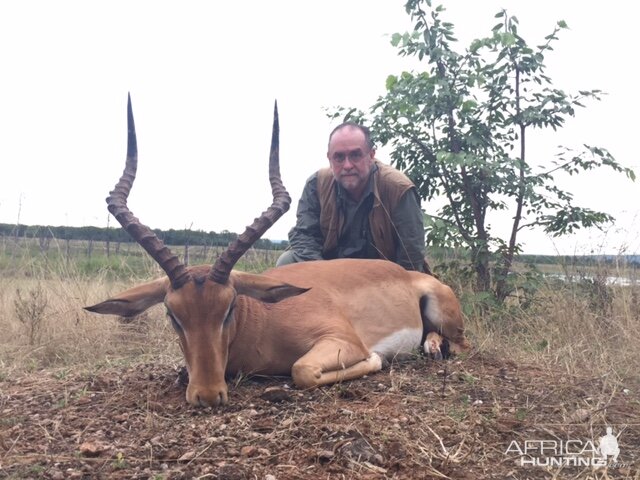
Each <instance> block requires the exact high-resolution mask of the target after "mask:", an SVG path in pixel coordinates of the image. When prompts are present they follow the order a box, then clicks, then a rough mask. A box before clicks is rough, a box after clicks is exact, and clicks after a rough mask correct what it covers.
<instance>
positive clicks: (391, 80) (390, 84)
mask: <svg viewBox="0 0 640 480" xmlns="http://www.w3.org/2000/svg"><path fill="white" fill-rule="evenodd" d="M397 83H398V77H396V76H395V75H389V76H388V77H387V81H386V83H385V85H386V87H387V90H392V89H393V87H394V86H395V85H396V84H397Z"/></svg>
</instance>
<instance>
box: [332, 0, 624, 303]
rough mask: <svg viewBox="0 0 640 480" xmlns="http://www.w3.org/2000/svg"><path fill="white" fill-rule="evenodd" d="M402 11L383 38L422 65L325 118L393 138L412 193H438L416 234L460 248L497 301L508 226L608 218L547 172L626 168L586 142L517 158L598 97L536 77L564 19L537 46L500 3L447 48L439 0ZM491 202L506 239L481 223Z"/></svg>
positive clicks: (447, 27)
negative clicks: (506, 222) (433, 210)
mask: <svg viewBox="0 0 640 480" xmlns="http://www.w3.org/2000/svg"><path fill="white" fill-rule="evenodd" d="M405 8H406V11H407V13H408V14H409V15H410V16H411V19H412V21H414V22H415V23H414V29H413V31H412V32H407V33H404V34H399V33H396V34H394V35H393V36H392V44H393V45H394V46H396V47H397V48H398V49H399V54H400V55H403V56H413V57H417V58H418V59H419V60H420V61H421V62H422V63H424V65H425V69H424V71H421V72H419V73H410V72H403V73H402V74H400V75H391V76H389V77H388V78H387V82H386V88H387V92H386V94H385V95H384V96H382V97H380V98H379V99H378V100H377V101H376V102H375V103H374V105H373V106H372V107H371V108H370V109H369V111H368V112H367V113H364V112H362V111H360V110H357V109H354V108H351V109H346V108H339V109H338V110H337V111H336V112H335V113H334V114H333V116H334V117H345V118H349V119H355V120H365V121H367V122H368V123H370V124H371V126H372V130H373V132H374V134H375V135H376V140H377V141H378V142H379V143H380V144H382V145H390V146H392V147H393V150H392V153H391V157H392V163H394V164H395V165H396V166H397V167H399V168H401V169H402V170H404V171H405V172H407V174H408V175H409V176H410V177H411V178H412V180H413V181H414V182H415V183H416V186H417V188H418V190H419V192H420V195H421V197H422V198H423V199H424V200H427V201H430V200H433V199H435V198H441V197H443V196H444V198H446V204H445V206H444V207H442V208H441V209H440V210H439V211H438V212H437V214H435V215H429V216H428V218H427V240H428V243H429V244H430V245H433V246H438V247H448V248H450V247H454V248H459V247H463V248H466V249H468V251H469V252H470V254H471V264H472V268H473V271H474V272H475V278H476V289H477V291H478V292H485V293H491V294H492V295H491V296H492V297H493V298H495V299H496V300H498V301H499V302H503V301H504V300H505V299H506V297H507V296H508V295H509V294H510V293H512V292H513V289H514V285H513V282H512V280H511V278H512V275H510V272H511V271H512V267H513V262H514V258H515V257H516V255H517V254H518V253H519V252H520V251H521V244H520V243H519V241H518V235H519V234H520V232H522V231H523V230H525V229H543V230H544V231H545V232H547V233H548V234H551V235H553V236H560V235H564V234H568V233H571V232H573V231H575V230H576V229H579V228H583V227H600V226H602V225H604V224H606V223H607V222H610V221H611V220H612V219H613V217H611V216H610V215H609V214H607V213H604V212H599V211H594V210H591V209H588V208H583V207H580V206H577V205H575V204H574V202H573V196H572V194H571V193H570V192H568V191H565V190H562V189H561V188H559V187H558V186H556V183H555V180H554V174H557V173H559V172H566V173H568V174H570V175H577V174H579V173H581V172H584V171H586V170H591V169H594V168H599V167H607V168H610V169H612V170H614V171H616V172H622V173H624V174H625V175H626V176H627V177H629V178H630V179H632V180H633V179H634V178H635V176H634V173H633V171H632V170H630V169H628V168H624V167H622V166H621V165H620V164H619V163H618V162H617V161H616V160H615V159H614V158H613V157H612V156H611V154H610V153H609V152H608V151H607V150H605V149H603V148H599V147H595V146H589V145H584V146H583V147H581V149H580V150H579V151H574V150H572V149H569V148H561V149H560V151H559V153H558V154H557V156H556V158H555V159H554V160H552V161H551V162H549V164H548V165H546V166H541V167H538V166H534V165H532V164H531V162H530V160H529V159H528V158H527V156H526V139H527V133H528V132H530V131H531V130H532V129H535V128H540V129H545V128H552V129H554V130H555V129H557V128H559V127H562V126H563V124H564V122H565V121H566V120H567V118H568V117H572V116H574V115H575V111H576V109H577V108H578V107H583V106H584V102H585V100H600V98H601V96H602V92H601V91H599V90H589V91H580V92H578V93H577V94H575V95H570V94H567V93H565V92H564V91H562V90H559V89H557V88H554V87H553V85H552V82H551V79H550V78H549V77H548V76H547V75H546V74H545V65H544V59H545V55H546V54H547V53H549V52H551V51H552V50H553V49H552V45H553V42H555V41H556V40H557V39H558V36H557V35H558V33H559V32H560V31H561V30H562V29H565V28H567V25H566V23H565V22H564V21H560V22H558V23H557V25H556V26H555V29H554V30H553V32H552V33H551V34H549V35H548V36H547V37H545V41H544V43H543V44H542V45H539V46H537V47H530V46H529V45H528V44H527V43H526V42H525V40H524V39H523V38H522V37H521V36H520V35H519V34H518V20H517V18H515V17H513V16H508V15H507V13H506V12H505V11H501V12H500V13H498V14H497V15H496V18H498V19H499V23H498V24H497V25H496V26H495V27H494V28H493V29H492V32H491V34H490V35H489V36H488V37H486V38H482V39H478V40H474V41H473V42H472V43H471V45H470V46H469V47H468V48H467V49H466V50H465V51H464V53H458V52H457V51H456V50H455V49H454V48H453V47H454V44H455V43H456V42H457V40H456V38H455V36H454V26H453V24H451V23H448V22H445V21H443V20H442V18H441V14H442V12H443V11H444V8H443V7H442V6H436V7H432V4H431V1H430V0H409V1H408V2H407V3H406V5H405ZM507 210H508V212H507ZM495 211H504V213H503V214H504V215H509V216H512V223H511V226H510V235H509V236H508V238H500V237H499V236H497V235H494V234H493V233H492V231H491V228H490V225H489V224H488V222H487V215H488V213H490V212H495Z"/></svg>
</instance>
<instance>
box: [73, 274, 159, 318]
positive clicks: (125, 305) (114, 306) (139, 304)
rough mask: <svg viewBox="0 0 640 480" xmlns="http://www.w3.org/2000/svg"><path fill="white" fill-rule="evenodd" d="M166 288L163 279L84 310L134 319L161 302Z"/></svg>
mask: <svg viewBox="0 0 640 480" xmlns="http://www.w3.org/2000/svg"><path fill="white" fill-rule="evenodd" d="M168 288H169V279H168V278H167V277H164V278H160V279H158V280H154V281H153V282H149V283H145V284H143V285H138V286H137V287H133V288H130V289H129V290H125V291H124V292H121V293H119V294H117V295H116V296H115V297H113V298H110V299H108V300H105V301H104V302H102V303H98V304H96V305H92V306H90V307H84V309H85V310H88V311H89V312H94V313H100V314H102V315H119V316H121V317H134V316H136V315H139V314H140V313H142V312H144V311H145V310H146V309H147V308H149V307H152V306H153V305H155V304H157V303H160V302H162V301H163V300H164V297H165V295H166V294H167V290H168Z"/></svg>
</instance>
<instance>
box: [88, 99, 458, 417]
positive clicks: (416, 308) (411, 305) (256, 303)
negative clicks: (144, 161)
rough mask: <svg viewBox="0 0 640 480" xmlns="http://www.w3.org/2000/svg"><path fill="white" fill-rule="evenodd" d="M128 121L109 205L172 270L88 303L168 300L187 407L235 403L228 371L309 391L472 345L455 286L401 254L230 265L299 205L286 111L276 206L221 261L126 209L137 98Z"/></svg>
mask: <svg viewBox="0 0 640 480" xmlns="http://www.w3.org/2000/svg"><path fill="white" fill-rule="evenodd" d="M128 129H129V137H128V147H127V161H126V166H125V169H124V173H123V174H122V177H121V178H120V180H119V182H118V183H117V184H116V186H115V188H114V190H113V191H112V192H111V193H110V195H109V197H108V198H107V203H108V208H109V211H110V212H111V213H112V214H113V215H114V216H115V217H116V219H117V220H118V221H119V222H120V224H121V225H122V226H123V228H124V229H125V230H127V232H129V234H130V235H131V236H132V237H133V238H134V239H135V240H136V241H137V242H138V243H139V244H140V245H141V246H142V247H143V248H144V249H145V250H146V251H147V252H148V253H149V254H150V255H151V256H152V257H153V258H154V260H155V261H156V262H158V264H159V265H160V266H161V267H162V269H163V270H164V271H165V272H166V273H167V277H163V278H160V279H158V280H155V281H152V282H149V283H146V284H144V285H139V286H136V287H133V288H131V289H129V290H127V291H125V292H122V293H120V294H118V295H116V296H115V297H113V298H111V299H109V300H106V301H104V302H102V303H99V304H97V305H94V306H91V307H86V309H87V310H89V311H91V312H97V313H102V314H113V315H121V316H125V317H131V316H134V315H137V314H139V313H141V312H143V311H144V310H146V309H147V308H149V307H151V306H152V305H155V304H157V303H160V302H164V304H165V306H166V308H167V314H168V316H169V318H170V319H171V323H172V324H173V327H174V328H175V330H176V332H177V333H178V336H179V337H180V344H181V347H182V350H183V352H184V358H185V361H186V365H187V370H188V372H189V385H188V387H187V401H188V402H189V403H191V404H193V405H201V406H213V405H219V404H224V403H226V402H227V385H226V383H225V373H226V374H231V375H234V374H236V373H238V372H244V373H261V374H267V375H269V374H271V375H289V374H290V375H291V376H292V377H293V381H294V383H295V384H296V385H297V386H298V387H301V388H308V387H315V386H319V385H325V384H329V383H334V382H338V381H342V380H349V379H353V378H358V377H362V376H363V375H366V374H368V373H372V372H376V371H378V370H380V369H381V368H382V363H383V360H388V359H391V358H393V357H394V356H396V355H398V354H402V353H410V352H412V351H414V349H415V348H417V347H418V346H419V345H420V344H421V342H422V341H424V342H425V346H424V348H425V351H427V352H430V353H431V354H432V355H435V356H440V345H441V343H442V337H441V336H440V334H442V335H443V336H444V337H445V338H446V339H447V340H448V341H449V345H450V349H451V351H452V352H460V351H464V350H467V349H468V348H469V344H468V343H467V340H466V339H465V337H464V329H463V322H462V315H461V312H460V306H459V303H458V301H457V299H456V297H455V295H454V294H453V292H452V290H451V289H450V288H449V287H447V286H446V285H443V284H442V283H440V282H439V281H438V280H436V279H435V278H433V277H432V276H429V275H425V274H421V273H417V272H409V271H406V270H404V269H403V268H402V267H400V266H398V265H396V264H394V263H392V262H388V261H384V260H349V259H344V260H330V261H316V262H305V263H298V264H293V265H287V266H284V267H280V268H275V269H272V270H269V271H267V272H265V273H264V274H262V275H255V274H249V273H244V272H240V271H235V270H232V268H233V266H234V264H235V263H236V262H237V261H238V260H239V259H240V257H241V256H242V255H243V254H244V253H245V252H246V251H247V250H248V249H249V248H250V247H251V245H252V244H253V243H255V242H256V241H257V240H258V239H259V238H260V236H261V235H262V234H263V233H264V232H265V231H266V230H267V229H268V228H269V227H270V226H271V225H273V223H274V222H275V221H276V220H277V219H278V218H280V216H282V215H283V214H284V213H285V212H286V211H287V210H288V208H289V204H290V203H291V199H290V198H289V195H288V194H287V191H286V190H285V188H284V186H283V185H282V181H281V179H280V166H279V153H278V142H279V127H278V112H277V108H276V109H275V111H274V122H273V133H272V139H271V155H270V160H269V180H270V182H271V188H272V192H273V197H274V199H273V204H272V205H271V207H269V208H268V209H267V210H266V211H265V212H264V213H263V214H262V215H261V216H260V217H259V218H257V219H255V220H254V223H253V224H252V225H251V226H249V227H247V229H246V230H245V232H244V233H243V234H242V235H240V236H239V237H238V239H237V240H236V241H235V242H233V243H232V244H231V245H230V246H229V248H228V249H227V250H226V251H225V252H224V253H223V254H222V255H221V256H220V257H219V258H218V259H217V260H216V262H215V264H214V265H213V266H209V265H200V266H193V267H187V266H185V265H183V264H182V263H181V262H180V261H179V260H178V258H177V257H176V256H175V255H173V254H172V253H171V251H170V250H169V249H168V248H167V247H166V246H165V245H164V244H163V243H162V241H161V240H160V239H159V238H158V237H157V236H156V235H155V234H154V233H153V232H152V231H151V230H150V229H149V228H148V227H146V226H145V225H143V224H142V223H140V221H139V220H138V219H137V218H136V217H135V216H134V215H133V214H132V213H131V211H130V210H129V209H128V207H127V197H128V195H129V192H130V190H131V186H132V184H133V181H134V179H135V175H136V167H137V156H138V154H137V145H136V134H135V126H134V122H133V113H132V110H131V99H130V98H129V102H128ZM425 339H426V340H425Z"/></svg>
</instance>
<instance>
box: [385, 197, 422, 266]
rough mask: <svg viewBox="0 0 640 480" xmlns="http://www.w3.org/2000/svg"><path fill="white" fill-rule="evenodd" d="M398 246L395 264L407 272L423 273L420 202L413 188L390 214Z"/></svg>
mask: <svg viewBox="0 0 640 480" xmlns="http://www.w3.org/2000/svg"><path fill="white" fill-rule="evenodd" d="M391 219H392V221H393V224H394V225H395V228H396V234H397V236H398V246H397V249H396V263H398V264H399V265H401V266H402V267H404V268H405V269H407V270H417V271H419V272H423V271H424V255H425V245H424V223H423V220H422V209H421V208H420V200H419V198H418V194H417V192H416V190H415V189H414V188H412V189H410V190H408V191H407V192H406V193H405V194H404V195H403V196H402V198H401V199H400V201H399V202H398V204H397V205H396V208H395V210H394V211H393V212H392V213H391Z"/></svg>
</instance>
